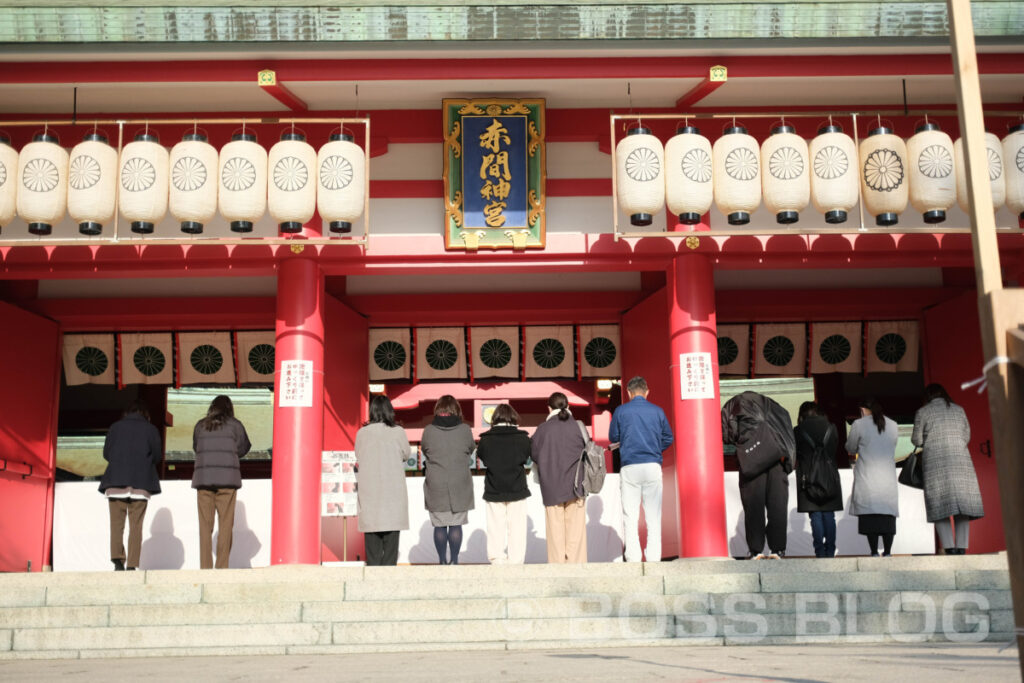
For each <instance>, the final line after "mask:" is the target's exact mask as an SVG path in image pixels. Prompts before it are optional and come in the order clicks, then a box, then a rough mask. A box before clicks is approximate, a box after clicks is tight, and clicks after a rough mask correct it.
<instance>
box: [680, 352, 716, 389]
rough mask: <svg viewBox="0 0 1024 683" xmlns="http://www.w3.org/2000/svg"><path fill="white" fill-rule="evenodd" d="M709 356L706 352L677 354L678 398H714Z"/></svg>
mask: <svg viewBox="0 0 1024 683" xmlns="http://www.w3.org/2000/svg"><path fill="white" fill-rule="evenodd" d="M714 381H715V380H714V375H713V374H712V368H711V354H710V353H707V352H706V351H701V352H698V353H681V354H679V398H680V399H681V400H683V401H686V400H688V399H693V398H714V397H715V383H714Z"/></svg>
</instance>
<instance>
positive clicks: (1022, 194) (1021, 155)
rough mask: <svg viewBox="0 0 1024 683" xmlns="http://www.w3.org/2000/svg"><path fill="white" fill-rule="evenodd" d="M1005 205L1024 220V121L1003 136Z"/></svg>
mask: <svg viewBox="0 0 1024 683" xmlns="http://www.w3.org/2000/svg"><path fill="white" fill-rule="evenodd" d="M1003 161H1004V162H1005V163H1004V164H1003V168H1004V169H1005V175H1006V206H1007V207H1009V209H1010V211H1012V212H1014V213H1015V214H1017V216H1018V217H1019V218H1020V220H1022V221H1024V123H1021V124H1017V125H1016V126H1013V127H1012V128H1010V134H1009V135H1007V136H1006V137H1005V138H1003Z"/></svg>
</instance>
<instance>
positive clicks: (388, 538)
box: [364, 531, 398, 567]
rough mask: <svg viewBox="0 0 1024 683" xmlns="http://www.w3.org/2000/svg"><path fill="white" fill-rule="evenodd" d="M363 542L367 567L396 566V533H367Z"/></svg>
mask: <svg viewBox="0 0 1024 683" xmlns="http://www.w3.org/2000/svg"><path fill="white" fill-rule="evenodd" d="M364 540H365V541H366V566H367V567H382V566H390V567H394V566H395V565H396V564H398V532H397V531H368V532H367V533H365V534H364Z"/></svg>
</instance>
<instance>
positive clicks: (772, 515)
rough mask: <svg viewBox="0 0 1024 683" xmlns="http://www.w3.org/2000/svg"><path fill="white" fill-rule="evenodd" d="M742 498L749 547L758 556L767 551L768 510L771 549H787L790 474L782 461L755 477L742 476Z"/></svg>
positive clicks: (769, 544)
mask: <svg viewBox="0 0 1024 683" xmlns="http://www.w3.org/2000/svg"><path fill="white" fill-rule="evenodd" d="M740 500H741V501H742V502H743V518H744V524H745V526H746V535H747V547H748V548H749V549H750V552H752V553H753V554H755V555H757V554H758V553H760V552H762V551H763V550H764V539H765V531H766V527H765V511H766V510H767V512H768V525H767V532H768V547H769V548H770V549H771V551H772V552H779V551H781V550H785V549H786V524H787V522H788V519H787V513H788V508H789V477H788V476H787V475H786V472H785V471H784V470H783V469H782V464H781V463H779V464H778V465H772V467H770V468H769V469H768V470H767V471H765V472H762V473H761V474H759V475H757V476H756V477H754V478H753V479H744V478H743V477H742V476H741V477H740Z"/></svg>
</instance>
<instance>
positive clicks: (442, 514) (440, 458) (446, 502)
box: [420, 394, 476, 564]
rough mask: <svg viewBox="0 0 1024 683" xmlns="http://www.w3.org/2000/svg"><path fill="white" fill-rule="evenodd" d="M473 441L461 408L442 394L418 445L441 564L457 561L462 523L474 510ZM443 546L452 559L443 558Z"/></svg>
mask: <svg viewBox="0 0 1024 683" xmlns="http://www.w3.org/2000/svg"><path fill="white" fill-rule="evenodd" d="M475 447H476V444H475V443H474V442H473V431H472V430H471V429H470V428H469V425H467V424H466V423H465V422H463V421H462V408H461V407H460V406H459V402H458V401H456V400H455V397H454V396H450V395H448V394H445V395H444V396H442V397H441V398H439V399H438V400H437V403H436V404H435V405H434V421H433V422H431V423H430V424H429V425H427V426H426V427H425V428H424V429H423V437H422V440H421V441H420V448H421V449H422V450H423V466H424V469H425V474H426V481H425V482H424V484H423V499H424V503H425V505H426V508H427V511H428V512H429V513H430V523H431V524H433V525H434V547H435V548H436V549H437V558H438V561H439V562H440V564H458V563H459V550H460V549H461V547H462V525H463V524H465V523H466V522H468V521H469V511H470V510H472V509H473V475H472V472H470V464H471V463H470V456H471V455H472V454H473V450H474V448H475ZM446 548H447V550H448V551H449V552H450V553H451V559H446Z"/></svg>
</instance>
